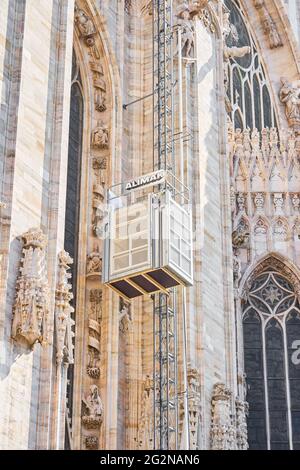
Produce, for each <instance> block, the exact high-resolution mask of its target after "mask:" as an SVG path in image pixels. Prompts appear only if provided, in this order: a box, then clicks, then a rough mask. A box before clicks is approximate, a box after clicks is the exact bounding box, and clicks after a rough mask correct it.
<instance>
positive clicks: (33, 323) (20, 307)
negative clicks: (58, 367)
mask: <svg viewBox="0 0 300 470" xmlns="http://www.w3.org/2000/svg"><path fill="white" fill-rule="evenodd" d="M22 239H23V241H24V246H23V251H22V259H21V268H20V275H19V277H18V279H17V283H16V300H15V304H14V309H13V323H12V338H13V339H14V340H15V341H20V340H25V342H26V343H27V344H28V345H29V346H30V347H33V346H34V344H35V343H40V344H45V343H47V340H48V318H49V288H48V280H47V272H46V259H45V256H46V245H47V242H46V237H45V235H44V234H43V232H42V230H41V229H39V228H32V229H30V230H29V231H28V232H26V233H24V234H23V235H22Z"/></svg>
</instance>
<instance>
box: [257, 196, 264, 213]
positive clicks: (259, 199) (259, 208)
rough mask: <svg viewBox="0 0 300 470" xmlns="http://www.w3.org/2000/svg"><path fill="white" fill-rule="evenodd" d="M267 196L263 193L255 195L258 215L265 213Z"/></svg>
mask: <svg viewBox="0 0 300 470" xmlns="http://www.w3.org/2000/svg"><path fill="white" fill-rule="evenodd" d="M264 205H265V196H264V194H263V193H254V206H255V212H256V214H263V213H264Z"/></svg>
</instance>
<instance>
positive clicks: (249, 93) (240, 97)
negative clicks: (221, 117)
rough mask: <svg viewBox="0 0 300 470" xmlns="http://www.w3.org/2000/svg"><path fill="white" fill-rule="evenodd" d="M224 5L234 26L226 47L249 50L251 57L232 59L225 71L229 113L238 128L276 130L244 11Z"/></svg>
mask: <svg viewBox="0 0 300 470" xmlns="http://www.w3.org/2000/svg"><path fill="white" fill-rule="evenodd" d="M224 3H225V6H226V7H227V8H228V10H229V12H230V16H229V20H230V23H231V32H230V34H229V35H228V36H227V38H226V46H227V47H229V48H230V47H245V46H249V47H250V53H249V54H245V55H244V56H243V57H234V58H233V57H231V58H230V59H229V63H228V66H227V72H226V73H227V75H228V77H227V86H226V88H227V98H228V100H229V102H230V106H229V109H228V114H229V116H230V118H231V121H232V122H233V125H234V127H235V128H236V129H237V128H240V129H242V130H244V129H246V128H249V129H253V128H257V129H258V130H262V129H263V128H264V127H269V128H270V127H277V123H276V118H275V111H274V106H273V105H272V101H271V95H270V91H269V87H268V84H267V79H266V74H265V70H264V67H263V64H262V63H261V60H260V57H259V53H258V49H257V47H256V44H255V41H254V39H253V36H252V34H251V32H250V31H249V28H248V27H247V25H246V20H245V17H244V14H243V11H242V9H241V7H240V5H239V3H238V1H236V0H225V2H224Z"/></svg>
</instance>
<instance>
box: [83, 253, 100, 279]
mask: <svg viewBox="0 0 300 470" xmlns="http://www.w3.org/2000/svg"><path fill="white" fill-rule="evenodd" d="M86 273H87V276H101V274H102V256H101V255H100V253H99V251H93V252H92V253H90V254H89V255H88V261H87V267H86Z"/></svg>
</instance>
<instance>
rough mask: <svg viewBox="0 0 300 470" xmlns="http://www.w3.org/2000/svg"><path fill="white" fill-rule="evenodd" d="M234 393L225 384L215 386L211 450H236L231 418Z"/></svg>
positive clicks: (212, 403) (212, 402)
mask: <svg viewBox="0 0 300 470" xmlns="http://www.w3.org/2000/svg"><path fill="white" fill-rule="evenodd" d="M231 396H232V393H231V391H230V390H229V388H228V387H226V385H225V384H223V383H217V384H215V385H214V388H213V394H212V401H211V405H212V418H211V448H212V450H234V449H235V445H236V442H235V438H236V432H235V428H234V426H233V423H232V418H231V414H232V413H231Z"/></svg>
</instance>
